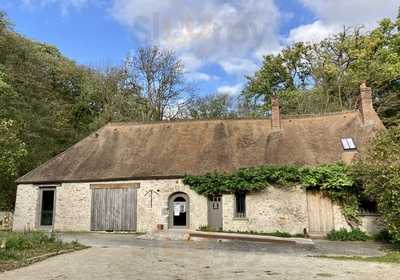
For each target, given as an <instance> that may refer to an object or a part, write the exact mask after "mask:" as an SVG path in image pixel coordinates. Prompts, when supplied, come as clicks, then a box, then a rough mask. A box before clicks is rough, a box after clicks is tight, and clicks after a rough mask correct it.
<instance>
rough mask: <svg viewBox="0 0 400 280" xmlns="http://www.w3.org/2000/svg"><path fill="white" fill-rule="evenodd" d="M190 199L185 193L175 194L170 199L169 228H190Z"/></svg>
mask: <svg viewBox="0 0 400 280" xmlns="http://www.w3.org/2000/svg"><path fill="white" fill-rule="evenodd" d="M189 212H190V207H189V197H188V195H187V194H185V193H175V194H173V195H171V196H170V197H169V213H170V214H169V228H176V229H184V228H188V227H189V224H190V221H189V217H190V215H189Z"/></svg>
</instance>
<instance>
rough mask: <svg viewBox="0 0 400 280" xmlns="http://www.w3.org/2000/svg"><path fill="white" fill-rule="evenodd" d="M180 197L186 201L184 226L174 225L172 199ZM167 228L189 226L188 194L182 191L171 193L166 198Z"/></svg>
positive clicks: (184, 227) (185, 227)
mask: <svg viewBox="0 0 400 280" xmlns="http://www.w3.org/2000/svg"><path fill="white" fill-rule="evenodd" d="M178 197H182V198H183V199H185V202H186V226H174V207H173V205H174V200H175V199H176V198H178ZM168 212H169V215H168V228H170V229H187V228H189V227H190V200H189V196H188V195H187V194H186V193H184V192H177V193H173V194H172V195H170V196H169V198H168Z"/></svg>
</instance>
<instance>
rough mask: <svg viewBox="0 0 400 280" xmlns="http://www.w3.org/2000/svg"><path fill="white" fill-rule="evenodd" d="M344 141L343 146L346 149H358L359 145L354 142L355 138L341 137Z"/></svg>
mask: <svg viewBox="0 0 400 280" xmlns="http://www.w3.org/2000/svg"><path fill="white" fill-rule="evenodd" d="M341 142H342V147H343V149H344V150H345V151H351V150H357V146H356V144H355V143H354V140H353V138H350V137H348V138H342V139H341Z"/></svg>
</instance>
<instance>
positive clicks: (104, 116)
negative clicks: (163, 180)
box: [0, 12, 400, 209]
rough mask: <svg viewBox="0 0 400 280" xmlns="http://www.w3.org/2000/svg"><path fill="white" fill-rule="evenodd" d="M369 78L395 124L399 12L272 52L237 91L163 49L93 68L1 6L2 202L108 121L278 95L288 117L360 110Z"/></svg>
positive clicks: (260, 112) (248, 105)
mask: <svg viewBox="0 0 400 280" xmlns="http://www.w3.org/2000/svg"><path fill="white" fill-rule="evenodd" d="M363 81H367V83H368V85H369V86H371V87H372V88H373V90H374V95H375V99H374V101H375V105H376V108H377V111H378V113H379V115H380V116H381V118H382V119H383V120H384V121H385V124H386V125H387V126H393V125H395V124H397V123H398V122H399V120H400V17H399V19H397V21H395V22H393V21H391V20H388V19H385V20H383V21H382V22H381V23H380V25H379V27H378V28H376V29H375V30H373V31H371V32H365V31H364V30H362V29H360V28H359V27H353V28H346V29H344V31H343V32H342V33H340V34H337V35H335V36H333V37H331V38H328V39H326V40H324V41H322V42H321V43H318V44H308V43H296V44H294V45H292V46H288V47H287V48H285V49H284V50H283V51H282V52H280V53H279V54H277V55H267V56H265V58H264V62H263V65H262V67H261V68H260V69H259V71H257V72H256V73H255V75H254V76H252V77H248V84H247V86H246V88H245V90H244V91H243V93H242V94H241V95H240V96H239V97H237V98H234V97H231V96H227V95H222V94H218V93H217V94H212V95H209V96H205V95H203V94H197V95H196V94H194V93H195V91H194V87H193V85H191V84H190V83H189V82H188V81H187V80H186V79H185V70H184V65H183V64H182V62H181V61H180V60H179V59H178V58H177V56H176V55H175V54H174V53H173V52H171V51H166V50H163V49H160V48H158V47H148V48H143V49H140V50H138V51H137V52H136V53H135V54H134V55H133V56H129V57H127V58H126V59H125V60H124V61H123V62H122V63H121V65H117V66H105V67H103V68H102V69H93V68H90V67H88V66H82V65H77V64H76V63H75V62H74V61H72V60H70V59H68V58H66V57H65V56H63V55H62V54H61V53H60V51H59V50H58V49H57V48H56V47H54V46H50V45H47V44H44V43H39V42H34V41H32V40H30V39H28V38H25V37H24V36H22V35H20V34H18V33H16V32H15V31H14V30H13V28H12V24H11V23H10V22H9V20H8V18H7V16H6V15H5V14H4V13H2V12H0V209H10V208H12V207H13V204H14V199H15V183H14V180H15V179H16V178H18V177H19V176H21V175H23V174H25V173H27V172H28V171H30V170H32V169H33V168H35V167H36V166H38V165H39V164H41V163H43V162H45V161H46V160H48V159H50V158H52V157H53V156H54V155H56V154H58V153H59V152H61V151H63V150H65V149H66V148H67V147H69V146H70V145H72V144H73V143H76V142H77V141H79V140H80V139H81V138H82V137H84V136H85V135H88V134H89V133H90V132H92V131H94V130H96V129H97V128H99V127H101V126H102V125H104V124H106V123H107V122H110V121H132V120H134V121H156V120H163V119H177V118H181V119H184V118H190V119H201V118H238V117H250V116H267V115H269V113H270V107H269V106H270V99H271V96H272V95H273V94H278V95H279V96H280V98H281V107H282V110H283V112H284V113H286V114H305V113H307V114H308V113H325V112H330V111H340V110H346V109H354V108H355V107H356V103H357V98H358V93H359V85H360V84H361V82H363Z"/></svg>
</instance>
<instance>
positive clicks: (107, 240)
mask: <svg viewBox="0 0 400 280" xmlns="http://www.w3.org/2000/svg"><path fill="white" fill-rule="evenodd" d="M82 236H84V237H82ZM63 238H64V239H68V238H70V239H78V240H79V239H80V241H81V242H82V241H83V240H86V241H88V242H89V243H91V245H92V246H94V247H92V248H90V249H87V250H84V251H80V252H74V253H71V254H67V255H61V256H57V257H54V258H51V259H48V260H46V261H43V262H40V263H36V264H33V265H31V266H29V267H25V268H21V269H18V270H15V271H10V272H6V273H3V274H0V279H1V280H2V279H7V280H8V279H13V280H14V279H15V280H23V279H27V280H28V279H29V280H31V279H39V280H41V279H43V280H56V279H77V280H80V279H82V280H89V279H100V280H101V279H138V280H139V279H143V280H153V279H154V280H164V279H165V280H167V279H168V280H169V279H171V280H179V279H180V280H186V279H199V280H203V279H218V280H220V279H238V280H239V279H240V280H250V279H276V280H283V279H288V280H292V279H293V280H303V279H304V280H311V279H337V280H345V279H346V280H347V279H350V280H351V279H360V280H361V279H362V280H373V279H374V280H375V279H385V280H386V279H388V280H391V279H393V280H397V279H400V265H390V264H377V263H367V262H354V261H336V260H330V259H321V258H315V257H309V255H313V254H315V253H318V252H319V250H320V249H310V248H305V247H304V248H303V247H301V246H287V245H281V244H266V243H248V242H182V241H180V242H179V241H178V242H175V241H156V240H155V241H148V240H137V239H136V237H135V235H107V234H96V235H93V234H82V235H79V236H77V235H68V236H64V237H63ZM88 242H84V243H86V244H89V243H88ZM349 244H350V243H349ZM336 247H337V246H336Z"/></svg>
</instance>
